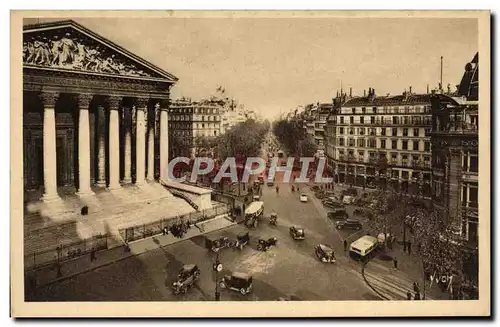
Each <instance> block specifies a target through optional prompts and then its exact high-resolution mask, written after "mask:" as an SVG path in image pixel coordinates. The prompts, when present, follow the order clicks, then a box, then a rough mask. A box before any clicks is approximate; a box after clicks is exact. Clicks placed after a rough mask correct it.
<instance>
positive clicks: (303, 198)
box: [300, 193, 307, 202]
mask: <svg viewBox="0 0 500 327" xmlns="http://www.w3.org/2000/svg"><path fill="white" fill-rule="evenodd" d="M300 202H307V194H305V193H302V194H301V195H300Z"/></svg>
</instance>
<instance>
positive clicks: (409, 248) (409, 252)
mask: <svg viewBox="0 0 500 327" xmlns="http://www.w3.org/2000/svg"><path fill="white" fill-rule="evenodd" d="M408 254H411V242H410V241H408Z"/></svg>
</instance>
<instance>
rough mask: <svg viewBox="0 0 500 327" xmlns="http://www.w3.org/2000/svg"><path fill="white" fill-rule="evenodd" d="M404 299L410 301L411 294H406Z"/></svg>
mask: <svg viewBox="0 0 500 327" xmlns="http://www.w3.org/2000/svg"><path fill="white" fill-rule="evenodd" d="M406 299H407V300H411V292H410V291H408V292H406Z"/></svg>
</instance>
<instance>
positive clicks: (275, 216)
mask: <svg viewBox="0 0 500 327" xmlns="http://www.w3.org/2000/svg"><path fill="white" fill-rule="evenodd" d="M277 224H278V214H277V213H276V212H272V213H271V216H270V217H269V225H273V226H276V225H277Z"/></svg>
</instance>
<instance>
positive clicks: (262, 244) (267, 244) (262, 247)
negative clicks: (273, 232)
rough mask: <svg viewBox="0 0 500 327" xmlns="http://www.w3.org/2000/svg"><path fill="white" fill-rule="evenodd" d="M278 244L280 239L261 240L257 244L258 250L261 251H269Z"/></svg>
mask: <svg viewBox="0 0 500 327" xmlns="http://www.w3.org/2000/svg"><path fill="white" fill-rule="evenodd" d="M277 243H278V239H277V238H276V237H270V238H268V239H267V240H265V239H262V238H261V239H259V241H258V243H257V250H259V251H267V250H269V249H270V248H271V246H274V245H276V244H277Z"/></svg>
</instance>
